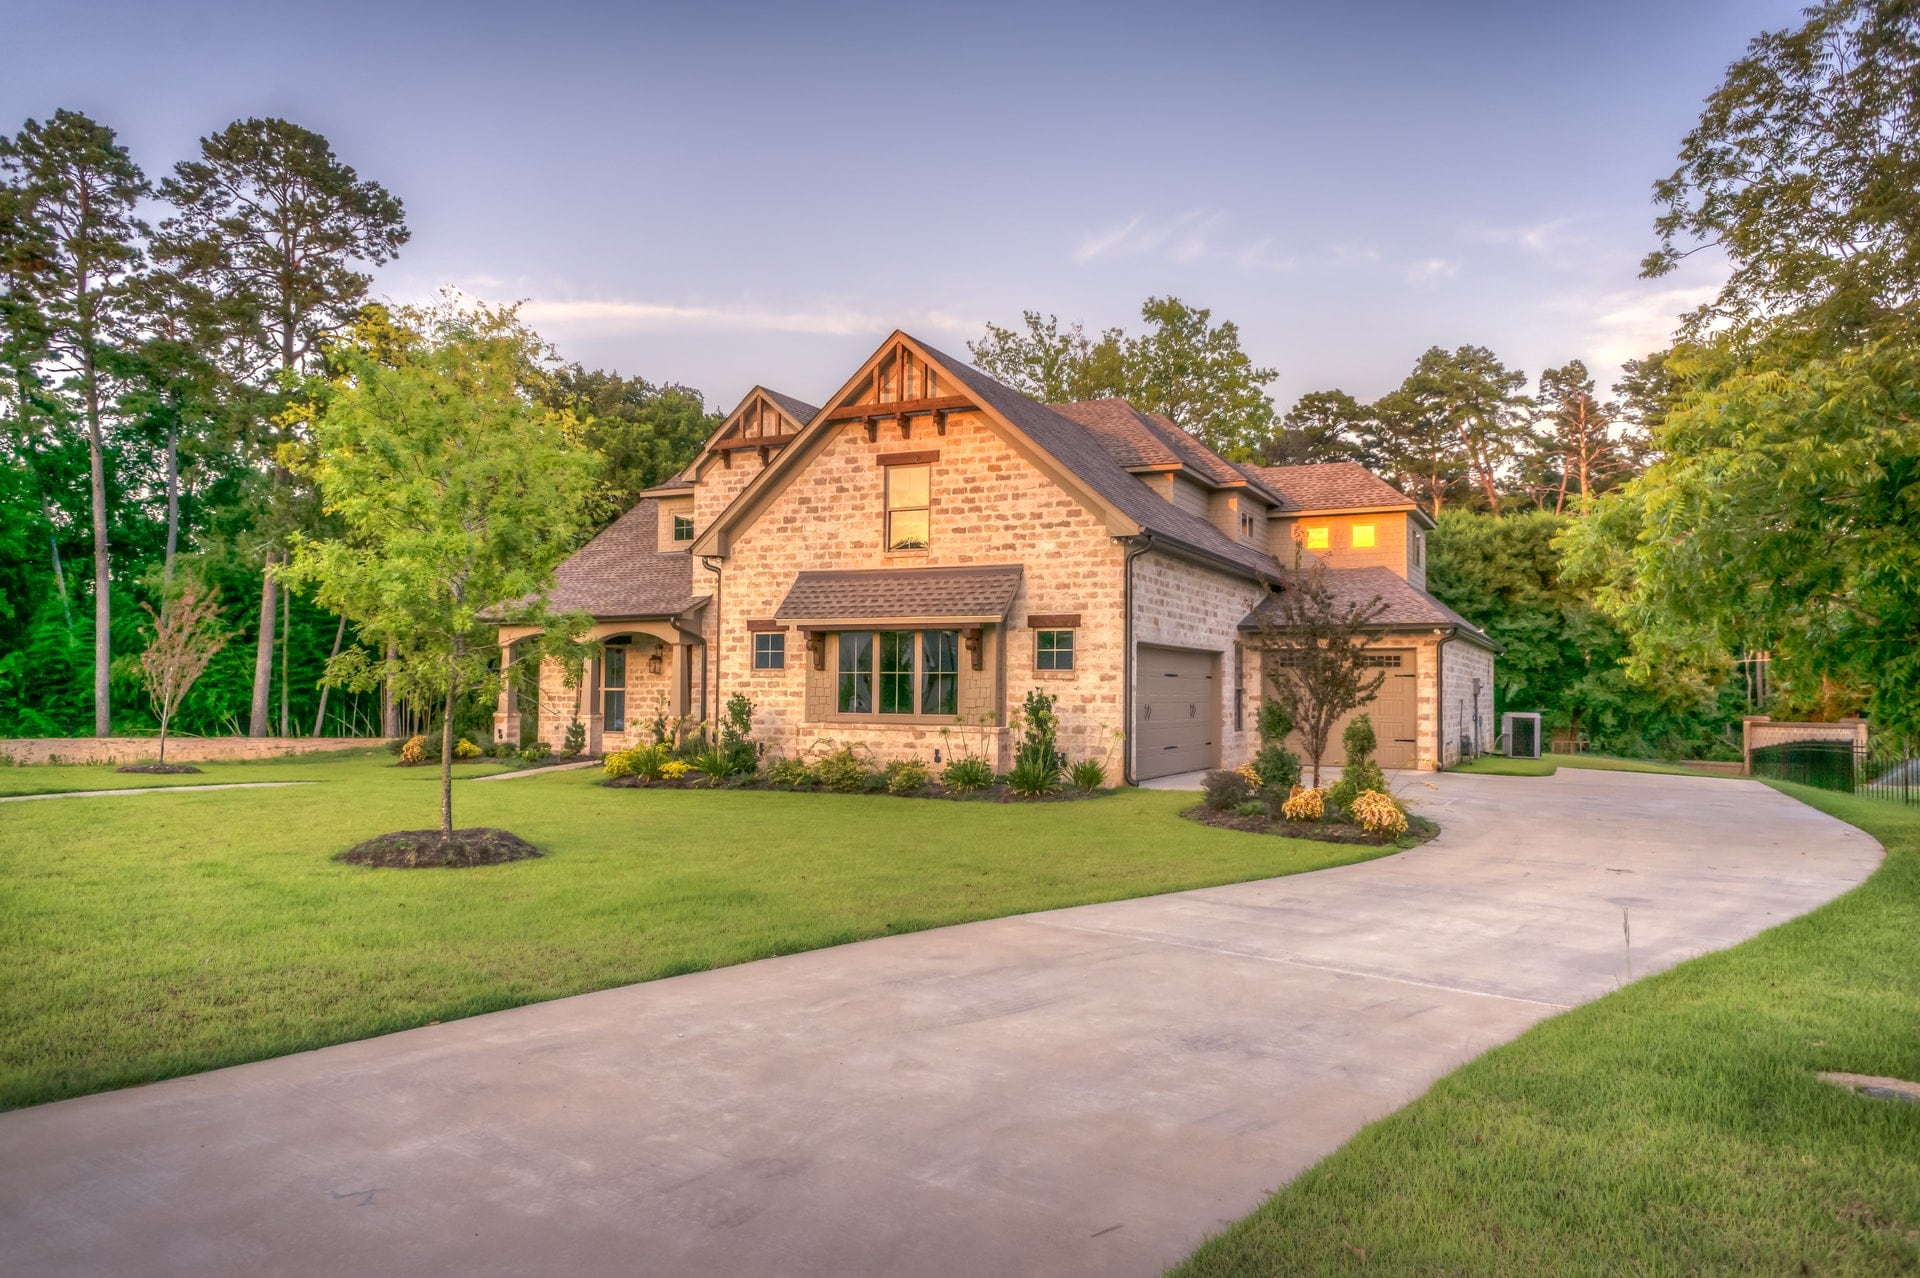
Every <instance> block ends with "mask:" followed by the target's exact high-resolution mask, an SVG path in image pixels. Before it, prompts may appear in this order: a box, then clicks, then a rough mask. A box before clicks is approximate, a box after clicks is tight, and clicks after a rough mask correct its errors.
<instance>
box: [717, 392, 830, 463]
mask: <svg viewBox="0 0 1920 1278" xmlns="http://www.w3.org/2000/svg"><path fill="white" fill-rule="evenodd" d="M813 411H814V410H813V406H812V405H810V404H801V403H799V402H798V401H797V400H791V399H787V398H785V397H784V396H781V395H776V394H775V393H774V392H772V391H770V390H768V389H767V388H766V387H764V386H756V387H754V388H753V389H752V390H750V391H748V392H747V397H746V398H745V399H743V400H741V401H740V406H739V407H738V408H736V409H734V410H733V412H732V413H731V414H729V415H728V417H727V420H726V421H724V422H722V423H720V429H719V430H717V431H715V432H714V433H713V438H712V439H710V440H708V441H707V445H706V448H705V450H704V455H703V456H702V458H701V460H702V461H705V460H707V459H708V458H712V457H718V458H719V459H720V465H721V466H722V467H724V468H726V469H728V470H732V469H733V455H734V454H735V453H738V452H741V451H749V452H758V453H759V455H760V462H761V464H762V465H765V464H766V462H767V460H768V459H769V458H771V457H772V456H773V454H775V453H777V452H779V451H780V450H781V449H782V448H785V447H786V446H787V445H788V444H789V443H791V442H792V440H793V437H794V436H795V435H798V434H799V433H800V429H801V428H802V427H803V426H805V425H806V424H807V419H808V417H810V416H811V415H812V412H813Z"/></svg>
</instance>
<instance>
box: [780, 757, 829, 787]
mask: <svg viewBox="0 0 1920 1278" xmlns="http://www.w3.org/2000/svg"><path fill="white" fill-rule="evenodd" d="M767 783H768V784H769V785H777V786H779V787H781V788H782V789H784V790H804V789H806V788H807V787H808V786H811V785H818V784H819V783H820V777H819V774H818V773H816V772H815V771H814V770H813V769H812V768H811V767H810V766H808V764H807V761H806V760H805V759H789V758H786V757H784V756H782V757H781V758H778V759H775V760H773V761H772V762H771V763H769V764H767Z"/></svg>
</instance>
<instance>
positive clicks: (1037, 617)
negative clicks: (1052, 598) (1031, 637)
mask: <svg viewBox="0 0 1920 1278" xmlns="http://www.w3.org/2000/svg"><path fill="white" fill-rule="evenodd" d="M1079 628H1080V614H1079V613H1077V612H1030V613H1028V614H1027V629H1029V630H1078V629H1079Z"/></svg>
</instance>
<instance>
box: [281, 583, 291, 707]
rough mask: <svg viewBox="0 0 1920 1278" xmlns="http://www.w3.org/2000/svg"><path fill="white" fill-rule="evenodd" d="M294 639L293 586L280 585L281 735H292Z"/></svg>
mask: <svg viewBox="0 0 1920 1278" xmlns="http://www.w3.org/2000/svg"><path fill="white" fill-rule="evenodd" d="M292 640H293V587H291V586H282V587H280V735H281V736H283V737H290V736H292V735H293V733H292V731H291V727H292V725H291V724H290V723H289V722H288V721H287V694H288V684H289V682H290V680H289V679H288V678H287V649H288V648H289V647H290V646H291V643H292Z"/></svg>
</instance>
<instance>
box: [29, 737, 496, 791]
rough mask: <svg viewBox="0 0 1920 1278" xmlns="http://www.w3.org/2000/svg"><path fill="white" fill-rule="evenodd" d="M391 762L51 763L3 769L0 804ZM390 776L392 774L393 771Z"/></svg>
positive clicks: (376, 756)
mask: <svg viewBox="0 0 1920 1278" xmlns="http://www.w3.org/2000/svg"><path fill="white" fill-rule="evenodd" d="M392 763H393V756H392V755H390V754H388V753H387V752H386V751H385V750H383V749H376V750H338V751H315V752H314V753H312V754H302V755H294V756H292V757H290V758H282V759H260V760H255V761H250V762H244V763H196V764H194V766H195V767H196V768H199V769H200V771H199V772H186V773H178V774H170V775H160V776H155V775H153V774H151V773H141V772H120V771H118V770H116V768H115V766H114V765H113V764H111V763H52V764H36V765H33V766H28V767H0V798H8V797H11V796H14V795H21V794H57V793H62V792H65V791H74V790H139V789H146V788H149V787H154V786H175V785H232V784H233V783H235V782H242V781H325V780H330V779H335V778H339V777H343V776H348V775H354V776H357V775H359V774H360V773H362V772H364V771H366V770H367V769H368V768H369V767H376V766H381V765H391V764H392ZM389 770H391V768H389ZM505 770H506V769H505V768H504V767H503V766H502V765H501V764H498V763H495V762H493V761H492V760H490V759H479V760H475V761H473V762H471V763H462V764H460V765H459V767H458V769H457V770H456V772H455V774H454V775H456V776H462V777H479V776H486V775H488V774H489V773H494V772H503V771H505ZM408 772H409V774H420V775H425V774H431V775H432V776H433V777H434V779H435V780H436V781H437V780H438V779H439V776H440V773H439V771H438V769H436V768H419V769H408Z"/></svg>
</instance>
